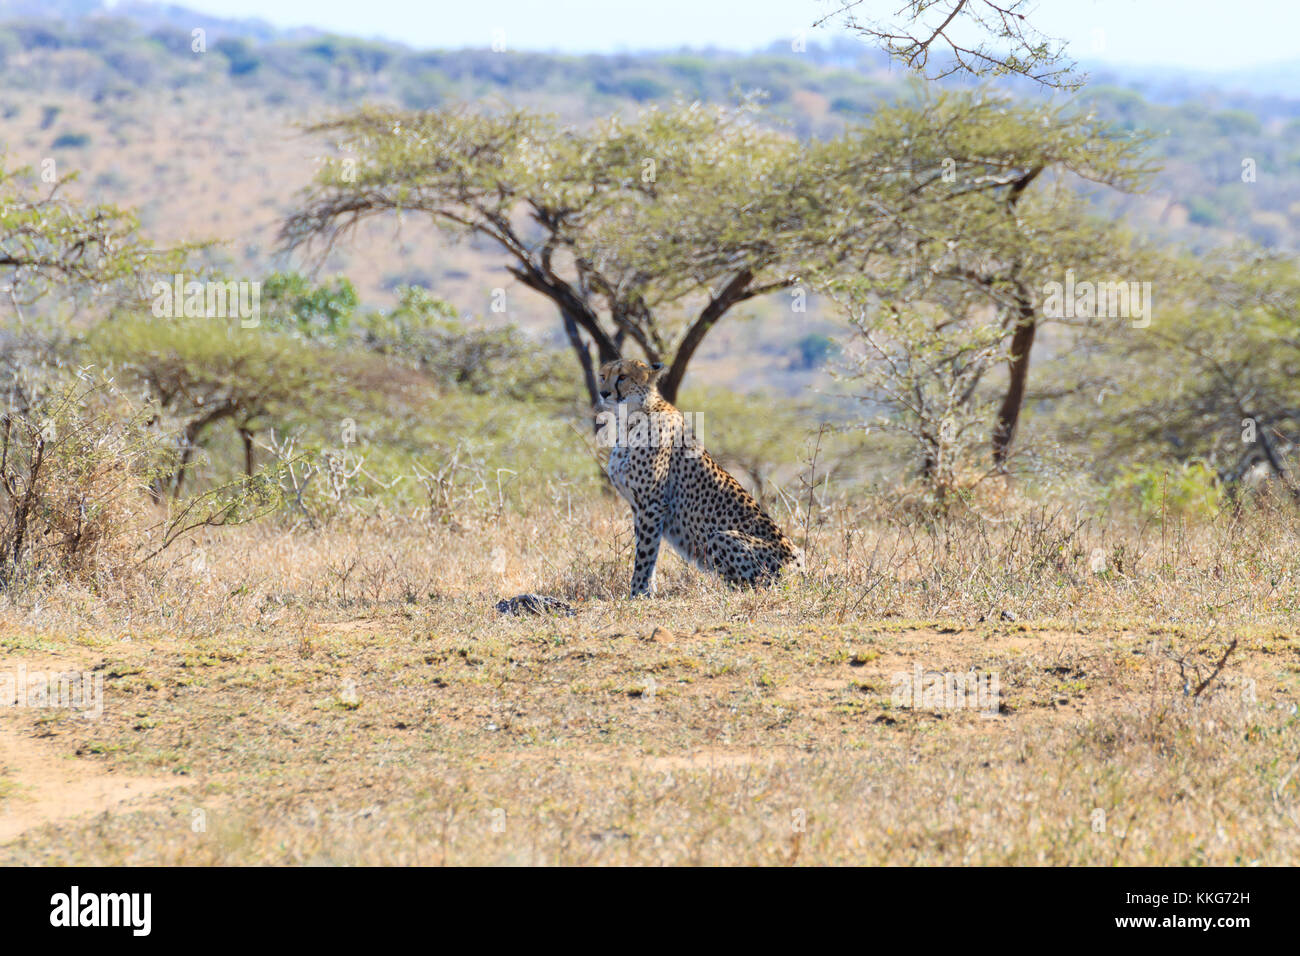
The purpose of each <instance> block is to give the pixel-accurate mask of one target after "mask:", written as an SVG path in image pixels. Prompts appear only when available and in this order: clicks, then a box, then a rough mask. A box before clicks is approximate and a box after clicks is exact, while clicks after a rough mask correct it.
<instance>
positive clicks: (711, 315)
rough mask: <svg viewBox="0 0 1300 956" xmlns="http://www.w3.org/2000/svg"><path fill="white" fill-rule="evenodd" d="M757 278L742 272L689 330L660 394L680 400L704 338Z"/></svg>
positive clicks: (744, 271) (665, 377)
mask: <svg viewBox="0 0 1300 956" xmlns="http://www.w3.org/2000/svg"><path fill="white" fill-rule="evenodd" d="M753 278H754V274H753V273H752V272H750V271H749V270H748V269H742V270H741V271H740V272H738V273H737V274H736V275H735V277H733V278H732V280H731V281H730V282H728V283H727V285H726V286H725V287H724V288H723V290H722V291H721V292H719V293H718V295H717V296H716V297H715V298H714V299H713V300H711V301H710V302H709V304H708V305H706V306H705V307H704V311H702V312H701V313H700V315H699V318H697V319H696V320H695V322H694V323H693V324H692V325H691V327H690V329H688V330H687V332H686V337H685V338H683V339H682V344H681V345H680V346H679V347H678V349H677V354H676V355H674V356H673V361H672V364H671V365H669V366H668V371H667V372H665V373H664V374H663V376H662V377H661V378H660V379H659V394H660V395H662V396H663V397H664V398H666V399H667V400H668V401H670V402H676V401H677V390H678V389H679V388H681V385H682V378H684V377H685V375H686V366H687V365H689V364H690V361H691V356H693V355H694V354H695V350H696V349H697V348H699V347H700V343H701V342H703V341H704V337H705V336H706V335H708V334H709V329H711V328H713V326H714V325H715V324H717V321H718V319H720V318H722V317H723V315H725V314H726V312H727V310H728V309H730V308H731V307H732V306H733V305H735V304H736V302H737V301H739V300H740V298H741V294H742V293H743V292H744V291H745V288H746V287H747V286H748V285H749V283H750V282H751V281H753Z"/></svg>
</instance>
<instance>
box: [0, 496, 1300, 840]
mask: <svg viewBox="0 0 1300 956" xmlns="http://www.w3.org/2000/svg"><path fill="white" fill-rule="evenodd" d="M783 519H784V520H785V523H786V524H787V526H788V527H789V526H791V524H792V523H793V530H794V536H795V537H796V539H798V540H800V541H802V540H804V533H805V529H803V528H801V527H799V525H798V523H797V519H792V518H791V517H790V516H789V515H785V516H783ZM1295 528H1296V519H1295V515H1294V512H1293V511H1291V510H1290V509H1289V507H1287V506H1283V505H1260V506H1250V507H1248V508H1246V509H1244V510H1242V511H1239V512H1236V513H1234V512H1232V511H1231V510H1228V511H1224V512H1223V513H1221V514H1220V515H1219V516H1218V517H1216V518H1210V519H1204V520H1199V521H1197V522H1195V523H1194V524H1192V525H1186V524H1184V523H1182V522H1180V521H1178V520H1175V519H1173V518H1166V519H1165V520H1160V519H1156V520H1152V521H1146V522H1136V521H1126V520H1122V519H1119V518H1105V517H1097V516H1092V517H1088V516H1086V515H1085V514H1083V513H1082V511H1080V512H1079V513H1075V509H1072V508H1069V507H1061V506H1053V507H1045V506H1042V505H1033V504H1028V503H1020V504H1004V505H1002V506H999V507H998V508H997V509H996V510H994V511H984V512H983V513H982V514H981V513H976V512H971V511H965V510H962V509H956V510H954V512H952V513H950V514H949V515H948V516H946V517H937V518H936V517H934V516H933V515H931V516H929V517H924V516H920V515H915V514H909V513H907V512H906V511H905V510H903V509H901V508H900V509H897V510H895V511H894V512H892V513H891V512H890V511H888V510H886V509H885V508H884V507H883V506H882V505H881V504H880V503H878V502H874V501H871V502H868V501H866V500H865V499H864V500H862V501H857V502H846V503H842V504H841V505H839V506H835V507H830V508H827V509H825V510H824V512H823V513H822V515H821V519H820V522H819V523H818V524H817V526H816V527H815V528H814V529H812V532H811V535H810V540H809V550H810V556H811V557H810V573H809V574H808V575H807V577H805V578H803V579H795V580H790V581H787V582H784V583H782V584H781V585H780V586H778V587H777V588H774V589H771V590H768V591H765V592H757V593H755V592H741V591H729V590H727V589H726V588H725V587H723V586H721V585H720V584H718V583H717V582H715V581H711V580H708V579H706V578H704V577H703V576H701V575H699V574H697V573H696V572H694V571H690V570H687V569H686V568H685V567H684V566H683V565H682V564H681V562H679V561H678V560H677V558H676V556H675V555H671V554H669V553H668V552H667V551H665V555H664V557H663V558H662V560H661V566H660V582H659V588H660V590H659V596H658V597H656V598H655V599H652V600H636V601H633V600H628V599H626V598H625V597H624V596H623V595H624V594H625V593H626V591H625V589H626V586H627V579H628V575H629V572H630V561H631V555H630V545H631V541H630V528H629V521H628V518H627V514H626V508H625V506H624V505H622V504H621V503H620V502H617V501H615V500H613V498H612V497H610V496H604V497H598V498H593V499H591V500H586V501H583V502H580V503H569V502H565V503H562V504H559V505H554V506H552V507H550V508H549V509H540V508H538V509H534V510H533V511H532V512H531V513H530V514H529V516H528V517H527V518H523V517H519V516H518V515H511V514H508V513H507V514H502V515H498V516H494V515H491V514H476V515H473V516H465V517H463V518H461V519H455V518H447V519H446V520H441V521H437V522H433V523H430V522H427V521H425V522H421V521H416V520H413V519H401V520H399V519H372V520H369V521H351V522H347V523H335V524H332V525H326V526H323V527H321V528H318V529H311V528H308V527H305V526H303V525H301V524H299V525H298V526H290V524H289V523H287V522H285V521H279V520H277V521H271V522H264V523H260V524H255V525H251V526H245V527H237V528H228V529H221V530H211V531H208V532H206V533H205V536H203V537H200V538H196V539H195V541H194V542H193V544H192V550H188V551H187V550H183V549H182V550H181V551H176V552H174V553H171V552H169V556H168V559H167V563H166V564H164V565H159V566H155V567H153V568H151V569H150V570H149V571H148V572H147V573H146V574H144V575H142V576H139V577H134V578H123V579H121V580H101V581H99V582H97V583H96V584H95V586H94V587H81V586H76V587H74V586H72V585H62V586H57V585H46V586H44V587H41V588H33V589H28V590H24V591H21V592H13V593H11V594H10V595H9V596H8V597H7V598H6V599H5V602H4V605H3V607H2V608H0V622H2V623H0V627H2V628H3V630H2V631H0V656H2V657H3V661H2V662H0V668H3V669H6V670H11V669H13V668H15V667H16V666H17V665H18V664H19V663H26V664H27V665H28V667H29V670H31V669H36V668H39V667H45V668H47V669H51V670H53V669H64V670H80V669H86V670H93V671H94V672H95V673H96V674H100V675H102V676H103V678H104V711H103V715H102V717H101V718H99V719H97V720H91V719H86V718H84V717H81V716H78V715H76V714H73V713H70V712H68V711H66V710H55V709H44V710H42V709H33V708H8V709H5V710H0V745H2V746H0V762H2V763H3V766H0V863H4V864H110V865H116V864H302V863H307V864H311V863H323V864H435V865H436V864H444V863H445V864H585V863H598V864H627V863H630V864H691V863H703V864H789V863H797V864H837V863H844V864H1100V865H1110V864H1121V865H1128V864H1286V863H1294V862H1296V861H1297V859H1298V858H1300V815H1298V812H1300V807H1298V801H1300V770H1298V769H1297V768H1298V766H1300V722H1298V721H1297V714H1296V702H1297V700H1298V699H1300V628H1298V627H1297V607H1300V580H1298V576H1297V565H1298V562H1300V558H1298V557H1297V544H1298V543H1300V536H1298V535H1297V534H1296V530H1295ZM523 591H536V592H540V593H547V594H553V595H556V596H559V597H562V598H564V599H566V600H568V601H570V602H571V603H572V604H573V605H574V606H575V607H576V608H577V609H578V614H577V616H575V617H568V618H566V617H557V618H511V617H505V616H502V615H500V614H498V613H497V612H496V611H495V610H494V607H493V605H494V603H495V601H496V600H497V599H499V598H500V597H502V596H508V595H513V594H517V593H520V592H523ZM917 666H919V667H920V668H922V669H923V670H924V671H926V672H931V671H934V672H950V673H952V672H955V673H968V672H970V671H971V670H972V669H973V670H975V671H976V672H977V673H979V674H986V675H987V674H996V675H997V676H998V678H999V683H1000V699H999V701H998V702H997V704H996V711H997V712H996V714H992V715H990V714H988V713H983V712H981V710H980V709H978V708H976V709H970V708H952V707H945V706H922V707H909V706H902V705H900V704H899V703H898V701H896V700H895V699H894V691H895V688H896V686H897V680H898V678H897V677H896V675H898V674H908V673H913V672H914V669H915V668H916V667H917Z"/></svg>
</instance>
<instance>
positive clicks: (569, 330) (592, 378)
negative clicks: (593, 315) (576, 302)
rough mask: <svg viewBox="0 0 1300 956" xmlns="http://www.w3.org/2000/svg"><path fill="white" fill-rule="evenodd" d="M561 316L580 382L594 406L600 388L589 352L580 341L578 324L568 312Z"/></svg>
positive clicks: (585, 344) (585, 345) (584, 343)
mask: <svg viewBox="0 0 1300 956" xmlns="http://www.w3.org/2000/svg"><path fill="white" fill-rule="evenodd" d="M561 314H562V315H563V317H564V334H565V335H567V336H568V337H569V344H570V345H571V346H573V354H574V355H576V356H577V357H578V365H579V366H580V367H581V368H582V381H583V383H584V384H586V386H587V398H588V399H590V401H591V404H592V405H595V404H596V398H597V396H598V393H599V389H600V386H599V385H598V384H597V382H596V370H595V368H593V367H592V364H591V350H590V349H588V348H587V343H586V342H584V341H582V335H581V334H580V333H579V332H578V323H576V322H575V321H574V320H573V316H572V315H571V314H569V313H568V312H562V313H561Z"/></svg>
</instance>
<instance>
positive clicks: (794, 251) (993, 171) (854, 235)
mask: <svg viewBox="0 0 1300 956" xmlns="http://www.w3.org/2000/svg"><path fill="white" fill-rule="evenodd" d="M760 119H761V116H760V114H759V111H758V110H757V108H756V107H754V106H753V105H752V104H746V105H745V106H742V107H740V108H737V109H723V108H705V107H702V106H700V105H699V104H679V105H677V106H675V107H673V108H671V109H668V110H659V109H650V110H647V111H644V112H643V113H641V114H640V115H639V116H637V117H636V118H635V119H633V120H631V121H623V120H620V119H617V118H614V119H609V120H607V121H604V122H602V123H599V124H597V125H595V126H594V127H592V128H590V129H577V128H572V127H561V126H559V125H558V124H557V123H556V122H555V121H554V120H553V119H550V118H547V117H541V116H537V115H535V114H533V113H530V112H528V111H526V110H513V111H509V112H506V113H502V114H498V115H485V114H482V113H479V112H475V111H473V110H470V109H468V108H464V107H462V108H458V109H453V110H438V111H430V112H391V111H375V110H363V111H362V112H360V113H357V114H354V115H352V116H349V117H346V118H344V119H341V120H337V121H334V122H331V123H327V124H322V125H319V126H315V127H312V129H313V130H314V131H316V132H319V133H328V134H331V135H333V136H334V137H336V139H337V141H338V143H339V146H340V149H341V151H342V152H341V155H340V156H338V157H336V158H335V159H333V160H332V161H330V162H328V163H326V164H324V166H323V167H322V170H321V172H320V174H319V175H318V177H317V179H316V182H315V183H314V184H313V185H312V186H311V187H309V188H308V189H307V191H306V192H305V194H304V195H303V197H302V199H301V202H300V204H299V207H298V208H297V210H296V211H295V212H294V213H292V215H291V216H290V217H289V218H288V219H287V220H286V222H285V223H284V225H283V227H282V232H281V236H282V240H283V242H284V243H285V244H286V246H288V247H290V248H297V247H308V246H311V245H313V244H316V245H317V246H318V247H319V248H320V250H321V253H322V254H323V253H324V252H327V251H328V250H329V249H330V248H331V247H332V246H333V244H334V243H335V242H337V241H338V240H339V239H340V237H342V236H343V235H344V234H346V233H347V232H348V231H349V230H351V229H353V228H354V227H355V226H356V225H357V224H358V223H360V222H362V221H363V220H365V219H368V218H370V217H373V216H379V215H383V214H389V213H395V212H418V213H423V214H426V215H427V216H429V217H430V218H431V219H432V220H433V221H434V222H435V223H437V224H438V225H439V226H440V227H442V228H444V229H446V230H449V231H450V232H451V233H452V234H455V235H478V236H483V237H487V238H489V239H491V240H492V241H493V242H494V243H495V244H496V245H497V246H498V247H499V248H500V249H501V250H502V251H503V252H504V253H506V255H507V256H508V258H509V262H510V265H509V270H510V272H511V274H512V275H514V276H515V277H516V278H517V279H518V280H519V281H520V282H522V283H523V284H524V285H525V286H527V287H528V288H530V289H533V290H535V291H536V292H538V293H540V294H541V295H544V296H546V297H547V298H548V299H550V300H551V301H552V302H553V303H554V304H555V305H556V307H557V309H558V311H559V313H560V317H561V320H562V322H563V325H564V328H565V331H566V334H567V336H568V339H569V342H570V344H571V345H572V346H573V349H574V352H575V355H576V356H577V358H578V361H579V363H580V365H581V367H582V370H583V374H584V378H585V380H586V383H587V389H588V393H589V396H590V397H591V398H592V400H593V401H594V399H595V392H596V386H595V377H594V371H593V361H592V355H591V350H592V349H594V351H595V353H596V358H597V359H598V360H599V361H608V360H611V359H613V358H616V357H618V356H620V355H621V354H622V353H623V351H624V349H625V348H626V347H629V346H630V345H631V346H634V347H635V348H636V349H637V350H638V351H639V352H641V353H642V354H643V355H644V357H645V359H646V360H647V361H649V362H662V363H664V364H665V365H667V366H668V369H667V371H666V373H665V375H664V377H663V378H662V379H661V386H660V387H661V389H662V390H663V391H664V394H665V396H666V397H668V398H669V399H670V400H672V399H673V398H675V396H676V393H677V391H678V389H679V387H680V385H681V382H682V379H683V377H684V375H685V373H686V370H687V367H688V365H689V363H690V361H691V359H692V357H693V356H694V355H695V354H696V351H697V350H698V348H699V347H700V345H701V343H702V342H703V341H704V339H705V337H706V336H707V335H708V334H709V332H710V331H711V330H712V329H713V328H714V327H715V326H716V324H717V323H718V322H719V321H720V320H721V319H722V318H723V317H724V316H725V315H727V314H728V313H729V312H730V310H732V309H733V308H734V307H735V306H736V305H737V304H739V303H742V302H745V301H748V300H750V299H753V298H755V297H757V296H761V295H765V294H769V293H772V292H776V291H778V290H782V289H788V288H790V287H792V286H794V285H795V284H796V283H798V282H799V281H801V276H807V275H811V274H812V273H813V272H818V273H821V274H823V275H828V274H836V273H845V272H854V271H857V270H859V269H860V268H861V267H862V265H863V264H864V263H865V262H867V261H868V260H869V259H870V257H871V256H872V255H874V254H876V253H877V252H880V251H883V250H886V249H889V248H890V247H891V243H894V242H896V240H897V237H898V236H899V235H900V233H906V232H908V231H909V228H910V227H909V226H908V225H907V222H908V221H909V219H914V218H916V217H917V216H922V215H925V214H924V213H923V212H922V210H924V209H927V208H928V209H931V210H933V212H932V213H931V214H930V215H931V216H932V218H935V219H941V218H942V217H943V213H942V212H941V211H940V210H942V209H943V208H946V207H947V206H948V205H949V204H951V203H952V202H954V201H955V200H957V199H960V198H961V197H965V196H969V195H972V194H978V193H990V194H1002V193H1005V192H1006V191H1007V190H1013V189H1015V188H1016V185H1017V183H1021V182H1023V181H1024V180H1025V178H1026V177H1027V176H1036V175H1037V174H1038V172H1039V171H1041V169H1042V168H1047V167H1052V166H1054V165H1066V166H1068V167H1071V168H1077V169H1080V170H1083V169H1086V168H1087V167H1088V164H1089V163H1090V162H1092V161H1093V160H1094V159H1095V158H1096V156H1097V155H1098V151H1097V150H1096V149H1094V148H1093V147H1092V146H1090V137H1091V136H1093V135H1094V133H1095V132H1096V129H1095V124H1092V123H1091V122H1090V121H1079V120H1077V119H1074V118H1069V119H1067V118H1065V117H1063V116H1062V115H1060V114H1059V112H1055V111H1052V110H1048V109H1043V108H1032V107H1013V106H1012V105H1011V104H1009V103H1008V102H1006V101H1005V100H1004V99H1002V98H999V97H995V96H990V95H988V94H985V93H978V92H977V93H944V94H930V93H925V92H921V91H918V93H917V96H916V97H915V98H914V99H913V100H912V101H910V102H900V103H897V104H894V105H891V106H886V107H882V108H881V109H880V110H879V111H878V112H877V113H876V114H874V115H873V118H872V122H871V123H870V124H869V125H867V126H863V127H857V128H854V129H850V130H848V131H846V132H845V133H844V134H842V135H841V136H838V137H836V138H834V139H832V140H828V141H823V142H812V143H800V142H798V141H796V140H794V139H792V138H790V137H788V136H785V135H783V134H782V133H780V132H778V131H775V130H772V129H769V128H766V127H764V126H763V125H761V124H760V122H759V120H760Z"/></svg>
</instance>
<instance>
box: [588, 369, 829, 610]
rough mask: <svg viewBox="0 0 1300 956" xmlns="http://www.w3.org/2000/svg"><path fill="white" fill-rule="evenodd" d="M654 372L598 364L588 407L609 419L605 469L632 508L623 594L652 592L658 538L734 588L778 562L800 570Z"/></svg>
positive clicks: (787, 545) (792, 551)
mask: <svg viewBox="0 0 1300 956" xmlns="http://www.w3.org/2000/svg"><path fill="white" fill-rule="evenodd" d="M662 371H663V366H661V365H654V366H650V365H646V364H645V363H644V362H638V361H635V360H620V361H616V362H608V363H606V364H605V365H603V366H602V367H601V369H600V402H599V403H598V404H597V406H596V408H597V412H604V413H606V414H604V415H602V416H601V417H600V418H598V423H599V424H602V427H612V431H611V432H610V433H607V434H612V436H613V437H612V439H611V441H610V442H609V444H610V445H611V449H610V456H609V477H610V479H611V480H612V481H613V482H614V486H615V487H616V488H618V490H619V492H620V493H621V494H622V495H623V497H624V498H626V499H627V501H628V503H629V504H630V505H631V506H632V520H633V525H634V527H635V531H636V557H635V560H634V562H633V568H632V596H633V597H636V596H637V595H641V594H653V593H654V589H655V580H654V578H655V565H656V563H657V562H658V559H659V545H660V542H661V540H662V539H664V538H667V539H668V543H669V544H671V545H672V546H673V548H674V549H675V550H676V551H677V553H678V554H680V555H681V556H682V558H683V559H684V560H685V561H687V562H688V563H689V564H693V565H694V566H695V567H697V568H699V569H700V570H702V571H712V572H714V573H716V574H719V575H721V577H722V578H723V580H725V581H726V582H727V583H728V584H731V585H735V586H749V587H758V586H763V585H767V584H770V583H772V582H773V581H775V580H776V579H777V578H778V577H779V576H780V574H781V572H782V571H784V570H787V569H792V570H798V571H802V570H803V567H804V562H803V553H802V552H801V551H800V550H799V549H798V548H797V547H795V545H794V543H793V542H792V541H791V540H790V539H789V538H788V537H786V535H785V534H784V533H783V532H782V531H781V529H780V528H779V527H777V524H776V522H775V521H773V520H772V519H771V518H769V517H768V515H767V513H766V512H765V511H763V508H762V506H761V505H759V503H758V502H757V501H755V500H754V498H753V496H752V495H750V494H749V492H747V491H746V490H745V489H744V488H743V487H741V485H740V482H738V481H736V479H735V478H733V477H732V476H731V475H729V474H727V472H726V471H725V470H724V469H723V468H722V467H721V466H720V465H718V463H717V462H715V461H714V460H713V458H712V457H711V456H710V455H709V453H708V452H707V451H705V450H704V448H703V446H702V445H701V444H700V443H699V440H698V439H696V437H695V435H694V434H693V433H692V432H691V430H690V429H689V428H687V427H686V422H685V419H684V418H683V416H682V413H681V412H679V411H678V410H677V409H676V408H675V407H673V405H672V404H671V403H670V402H668V401H667V400H666V399H665V398H664V397H663V396H662V395H661V394H659V388H658V386H657V384H656V383H657V382H658V379H659V375H660V374H661V372H662ZM620 415H621V416H622V417H623V418H624V421H625V422H626V423H627V427H625V428H623V429H619V428H618V427H617V417H618V416H620ZM638 416H641V417H638ZM611 419H613V420H614V421H612V422H611ZM638 427H639V428H640V432H639V433H638Z"/></svg>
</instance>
